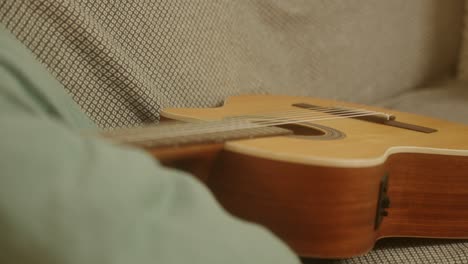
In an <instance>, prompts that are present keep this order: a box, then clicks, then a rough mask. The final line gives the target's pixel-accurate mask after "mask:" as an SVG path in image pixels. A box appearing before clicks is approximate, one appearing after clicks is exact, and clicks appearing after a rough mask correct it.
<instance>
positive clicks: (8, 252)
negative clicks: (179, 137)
mask: <svg viewBox="0 0 468 264" xmlns="http://www.w3.org/2000/svg"><path fill="white" fill-rule="evenodd" d="M3 37H4V36H2V37H0V42H1V41H3V39H2V38H3ZM21 48H22V47H21ZM7 49H8V47H7ZM22 49H24V48H22ZM15 52H16V51H9V50H5V47H4V46H1V45H0V80H2V81H1V82H0V126H1V128H0V263H61V264H63V263H80V264H82V263H87V264H91V263H99V264H104V263H113V264H117V263H183V264H187V263H190V264H195V263H203V264H209V263H236V264H238V263H256V264H261V263H268V264H271V263H279V264H287V263H298V262H299V261H298V259H297V258H296V257H295V256H294V254H293V253H292V252H291V251H290V250H289V249H288V247H287V246H285V245H284V244H283V243H282V242H281V241H279V240H278V239H277V238H276V237H274V236H273V235H272V234H271V233H270V232H269V231H267V230H265V229H263V228H262V227H259V226H256V225H253V224H249V223H246V222H243V221H241V220H238V219H236V218H234V217H232V216H230V215H228V214H227V213H226V212H225V211H224V210H223V209H221V208H220V206H219V205H218V204H217V203H216V201H215V200H214V198H213V197H212V195H211V194H210V192H209V191H208V190H207V189H206V188H205V187H204V186H203V185H202V184H200V183H198V182H197V181H196V180H195V179H194V178H193V177H192V176H190V175H186V174H184V173H182V172H179V171H175V170H170V169H166V168H164V167H162V166H160V165H159V164H158V162H156V161H155V160H153V159H152V157H150V156H149V155H147V154H146V153H144V152H142V151H140V150H136V149H130V148H123V147H117V146H113V145H111V144H108V143H107V142H104V141H100V140H94V139H87V138H83V137H81V136H80V134H79V132H78V131H77V130H76V129H75V128H73V125H70V123H73V120H74V119H76V118H77V117H76V113H75V114H73V113H72V114H70V113H69V112H70V111H68V110H66V109H65V110H63V111H62V109H61V108H63V107H66V105H65V106H60V102H53V101H54V99H53V98H57V97H54V96H49V95H47V93H48V92H50V91H52V90H53V89H56V90H57V88H56V87H55V88H53V87H43V86H40V85H38V84H41V83H54V82H53V81H50V80H49V81H47V82H44V80H43V79H42V78H44V79H52V78H51V77H50V76H49V75H47V76H45V75H37V72H36V71H37V67H38V65H36V64H35V62H33V60H32V59H31V60H30V62H27V64H22V63H18V61H17V60H15V56H11V54H15ZM20 53H21V52H20ZM30 71H33V72H34V73H35V74H33V76H34V77H31V75H30V74H29V72H30ZM39 71H41V70H39ZM35 78H39V79H37V80H36V79H35ZM56 85H57V86H59V85H58V83H57V84H56ZM53 92H54V91H53ZM55 92H57V91H55ZM55 92H54V93H55ZM44 94H45V96H43V95H44ZM44 98H45V99H44ZM48 98H49V99H48ZM50 98H52V99H50ZM47 100H50V101H52V103H53V104H51V105H49V104H47V102H46V101H47ZM47 109H49V110H47ZM67 111H68V112H67ZM71 112H73V111H71ZM62 113H68V114H65V118H64V117H63V114H62ZM78 119H80V118H79V117H78ZM83 120H84V119H83ZM84 123H86V122H84Z"/></svg>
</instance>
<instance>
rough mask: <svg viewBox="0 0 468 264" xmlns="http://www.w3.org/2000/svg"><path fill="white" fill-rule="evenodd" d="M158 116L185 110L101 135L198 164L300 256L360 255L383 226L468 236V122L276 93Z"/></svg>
mask: <svg viewBox="0 0 468 264" xmlns="http://www.w3.org/2000/svg"><path fill="white" fill-rule="evenodd" d="M162 116H163V117H165V118H166V119H173V120H177V121H179V122H166V121H164V122H162V124H160V125H157V126H149V127H142V128H132V129H122V130H115V131H111V132H106V133H104V134H103V136H104V137H106V138H110V139H111V140H113V141H114V142H117V143H121V144H130V145H135V146H138V147H142V148H144V149H146V150H147V151H149V152H150V153H151V154H153V155H154V156H155V157H156V158H158V159H159V160H160V161H161V162H162V163H163V164H166V165H167V166H172V167H176V168H179V169H183V170H186V171H189V172H191V173H192V174H193V175H195V176H196V177H198V178H199V179H200V180H202V181H203V182H204V183H205V184H206V185H207V186H208V187H209V188H210V189H211V191H212V192H213V193H214V195H215V196H216V198H217V199H218V200H219V202H220V203H221V204H222V205H223V206H224V207H225V208H226V209H227V210H228V211H229V212H231V213H232V214H234V215H236V216H239V217H241V218H243V219H247V220H249V221H253V222H257V223H260V224H262V225H264V226H266V227H268V228H269V229H270V230H272V231H273V232H274V233H275V234H276V235H278V236H279V237H280V238H282V239H283V240H284V241H285V242H286V243H287V244H289V246H290V247H291V248H292V249H293V250H295V251H296V252H297V254H298V255H300V256H306V257H320V258H346V257H352V256H356V255H361V254H365V253H366V252H368V251H369V250H371V249H372V247H373V246H374V243H375V242H376V240H378V239H380V238H384V237H431V238H454V239H460V238H468V126H466V125H462V124H457V123H452V122H447V121H443V120H438V119H434V118H429V117H424V116H420V115H414V114H409V113H403V112H398V111H394V110H387V109H381V108H376V107H369V106H363V105H357V104H351V103H345V102H337V101H333V100H322V99H315V98H309V97H290V96H271V95H249V96H236V97H230V98H229V99H228V100H226V101H225V103H224V105H223V106H222V107H218V108H205V109H187V108H184V109H182V108H181V109H176V108H170V109H164V110H163V111H162ZM180 121H182V122H180ZM164 123H167V124H164Z"/></svg>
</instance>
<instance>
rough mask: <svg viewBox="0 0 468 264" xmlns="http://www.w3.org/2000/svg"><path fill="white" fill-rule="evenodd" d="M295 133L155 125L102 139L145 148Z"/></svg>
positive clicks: (225, 123)
mask: <svg viewBox="0 0 468 264" xmlns="http://www.w3.org/2000/svg"><path fill="white" fill-rule="evenodd" d="M291 133H292V132H291V131H290V130H287V129H283V128H279V127H267V126H258V125H255V124H253V123H250V122H246V121H244V120H222V121H211V122H197V123H182V122H168V124H160V125H152V126H145V127H137V128H126V129H116V130H112V131H106V132H103V133H101V136H102V137H104V138H106V139H110V140H111V141H113V142H115V143H117V144H126V145H135V146H139V147H144V148H157V147H172V146H180V145H189V144H203V143H221V142H225V141H229V140H237V139H248V138H259V137H268V136H278V135H287V134H291Z"/></svg>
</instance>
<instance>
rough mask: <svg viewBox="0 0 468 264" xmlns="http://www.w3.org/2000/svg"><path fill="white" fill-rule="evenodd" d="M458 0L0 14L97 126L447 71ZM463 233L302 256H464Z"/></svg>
mask: <svg viewBox="0 0 468 264" xmlns="http://www.w3.org/2000/svg"><path fill="white" fill-rule="evenodd" d="M461 7H462V1H461V0H453V1H439V0H412V1H407V0H394V1H373V0H372V1H371V0H365V1H357V0H356V1H346V2H345V1H335V0H330V1H300V0H288V1H281V0H277V1H273V0H272V1H242V0H241V1H172V0H167V1H153V0H147V1H143V0H141V1H114V0H100V1H94V0H76V1H73V0H0V21H1V22H2V23H4V24H5V25H6V26H7V28H9V29H10V30H11V31H12V32H13V33H14V34H15V35H16V36H17V38H18V39H19V40H21V41H22V42H23V43H24V44H25V45H26V46H27V47H28V48H30V49H31V50H32V51H33V53H34V54H35V55H36V56H37V58H38V59H39V60H40V61H41V62H42V63H44V64H45V65H46V66H47V67H48V68H49V69H50V71H51V72H52V73H53V74H54V75H55V76H56V77H57V79H59V80H60V81H61V83H62V84H63V85H64V87H65V88H66V89H67V90H68V91H69V92H70V94H71V95H72V96H73V98H74V99H75V100H76V101H77V102H78V104H79V105H80V106H81V107H82V108H83V110H84V111H85V112H86V113H87V114H88V115H89V116H90V117H91V118H92V119H93V120H94V121H95V122H96V123H98V124H99V125H101V126H102V127H116V126H131V125H136V124H140V123H142V122H153V121H157V119H158V111H159V109H160V107H164V106H197V107H202V106H214V105H219V104H220V103H221V102H222V100H223V99H224V98H225V97H227V96H229V95H234V94H242V93H244V94H245V93H254V92H255V93H289V94H298V95H313V96H323V97H333V98H340V99H346V100H355V101H361V102H371V101H374V100H376V99H381V98H385V97H387V96H389V95H392V94H397V93H400V92H401V91H404V90H408V89H410V88H413V87H415V86H418V85H419V84H421V83H424V82H426V81H427V80H428V79H433V78H437V77H438V76H441V75H444V74H447V73H448V72H450V71H451V70H453V66H454V65H455V63H456V60H457V50H458V43H459V35H460V34H459V30H460V26H461V19H460V17H461V11H460V10H462V8H461ZM467 252H468V242H444V241H439V240H414V239H398V240H393V239H390V240H383V241H382V242H380V243H379V246H378V247H377V249H376V250H374V251H372V252H371V253H369V254H368V255H366V256H363V257H358V258H353V259H348V260H339V261H319V260H308V263H314V262H318V263H408V264H409V263H425V264H426V263H443V264H445V263H446V264H459V263H468V257H467Z"/></svg>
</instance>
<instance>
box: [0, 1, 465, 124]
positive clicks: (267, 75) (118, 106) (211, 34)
mask: <svg viewBox="0 0 468 264" xmlns="http://www.w3.org/2000/svg"><path fill="white" fill-rule="evenodd" d="M461 12H462V0H452V1H440V0H411V1H407V0H392V1H373V0H352V1H341V0H329V1H302V0H288V1H285V0H270V1H263V0H258V1H255V0H254V1H246V0H241V1H210V0H199V1H172V0H160V1H154V0H140V1H115V0H99V1H94V0H0V20H1V21H2V22H3V23H5V24H6V26H7V27H8V28H9V29H10V30H11V31H12V32H13V33H14V34H15V35H16V36H17V37H18V39H20V40H21V41H22V42H23V43H24V44H25V45H26V46H28V47H29V48H30V49H31V50H32V51H33V52H34V53H35V54H36V55H37V57H38V58H39V60H40V61H42V62H43V63H44V64H45V65H47V66H48V68H49V69H50V70H51V71H52V73H53V74H54V75H55V76H56V77H57V78H58V79H59V80H60V81H61V82H62V84H63V85H64V86H65V88H66V89H68V91H69V92H70V93H71V94H72V96H73V98H74V99H75V100H76V101H77V102H78V104H79V105H81V107H82V108H83V109H84V111H85V112H86V113H87V114H88V115H89V116H90V117H91V118H92V119H93V120H94V121H95V122H96V123H98V124H99V125H101V126H102V127H115V126H130V125H135V124H140V123H142V122H152V121H156V120H157V119H158V110H159V109H160V107H165V106H191V107H202V106H215V105H219V104H220V103H221V102H222V101H223V99H224V98H226V97H227V96H229V95H234V94H246V93H282V94H284V93H288V94H295V95H311V96H317V97H327V98H339V99H345V100H352V101H358V102H363V103H371V102H375V100H378V99H383V98H386V97H388V96H390V95H394V94H399V93H401V92H402V91H405V90H408V89H411V88H414V87H415V86H418V85H420V84H422V83H425V82H427V80H428V79H433V78H438V77H439V76H440V75H444V74H447V73H448V72H449V71H450V70H452V68H453V66H454V65H455V64H456V61H457V55H458V54H457V51H458V45H459V42H460V41H459V37H460V33H459V31H460V27H461V16H462V15H461Z"/></svg>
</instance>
